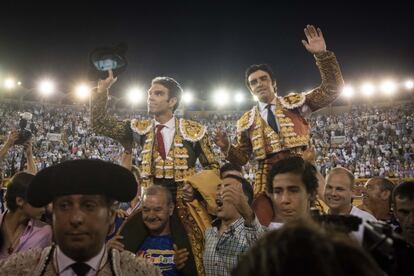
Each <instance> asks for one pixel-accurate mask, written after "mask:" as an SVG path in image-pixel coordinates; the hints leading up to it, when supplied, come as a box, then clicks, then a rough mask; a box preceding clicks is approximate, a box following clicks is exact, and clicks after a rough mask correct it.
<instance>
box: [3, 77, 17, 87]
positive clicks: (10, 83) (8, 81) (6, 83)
mask: <svg viewBox="0 0 414 276" xmlns="http://www.w3.org/2000/svg"><path fill="white" fill-rule="evenodd" d="M4 87H5V88H6V89H13V88H15V87H16V81H15V80H14V79H13V78H7V79H5V80H4Z"/></svg>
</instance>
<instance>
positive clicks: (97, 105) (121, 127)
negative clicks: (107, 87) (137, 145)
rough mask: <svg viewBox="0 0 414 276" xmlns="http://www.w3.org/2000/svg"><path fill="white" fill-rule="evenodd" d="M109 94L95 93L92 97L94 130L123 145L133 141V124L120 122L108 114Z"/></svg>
mask: <svg viewBox="0 0 414 276" xmlns="http://www.w3.org/2000/svg"><path fill="white" fill-rule="evenodd" d="M107 101H108V93H104V92H102V93H97V92H96V91H94V93H93V97H92V107H91V109H92V110H91V114H92V129H93V131H94V132H95V133H96V134H98V135H103V136H108V137H110V138H112V139H115V140H117V141H119V142H120V143H121V144H122V143H124V142H127V141H132V139H133V138H132V130H131V126H130V125H131V122H130V121H129V120H126V121H119V120H117V119H115V118H114V117H113V116H111V115H109V114H108V111H107Z"/></svg>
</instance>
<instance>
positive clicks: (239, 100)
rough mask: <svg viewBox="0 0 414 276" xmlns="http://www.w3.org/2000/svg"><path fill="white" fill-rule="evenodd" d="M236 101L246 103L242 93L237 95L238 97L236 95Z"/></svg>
mask: <svg viewBox="0 0 414 276" xmlns="http://www.w3.org/2000/svg"><path fill="white" fill-rule="evenodd" d="M234 100H235V101H236V103H242V102H244V95H243V93H241V92H238V93H236V95H234Z"/></svg>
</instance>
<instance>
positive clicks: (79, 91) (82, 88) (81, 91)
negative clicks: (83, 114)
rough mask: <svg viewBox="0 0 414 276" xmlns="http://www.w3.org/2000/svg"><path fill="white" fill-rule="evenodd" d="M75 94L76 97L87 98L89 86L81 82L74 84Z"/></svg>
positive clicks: (89, 90)
mask: <svg viewBox="0 0 414 276" xmlns="http://www.w3.org/2000/svg"><path fill="white" fill-rule="evenodd" d="M75 94H76V97H77V98H78V99H80V100H85V99H87V98H89V96H90V94H91V88H90V87H89V86H88V85H87V84H84V83H81V84H79V85H78V86H76V89H75Z"/></svg>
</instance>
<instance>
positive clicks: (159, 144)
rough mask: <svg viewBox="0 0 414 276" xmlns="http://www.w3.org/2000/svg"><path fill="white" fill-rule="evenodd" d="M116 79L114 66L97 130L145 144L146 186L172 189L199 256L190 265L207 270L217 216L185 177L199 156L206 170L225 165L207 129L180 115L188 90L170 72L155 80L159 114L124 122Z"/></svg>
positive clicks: (97, 106)
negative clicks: (113, 100) (113, 112)
mask: <svg viewBox="0 0 414 276" xmlns="http://www.w3.org/2000/svg"><path fill="white" fill-rule="evenodd" d="M115 81H116V78H114V76H113V73H112V71H111V70H110V71H109V73H108V77H107V78H106V79H105V80H101V81H100V82H99V83H98V88H97V91H96V93H94V94H93V105H92V124H93V129H94V131H95V133H97V134H100V135H105V136H108V137H111V138H113V139H115V140H117V141H119V142H121V143H122V144H123V145H125V146H124V147H125V148H128V146H129V145H130V144H131V143H133V140H135V142H136V143H137V144H138V146H139V147H140V149H141V153H140V160H142V161H141V162H140V164H139V165H138V166H139V170H140V176H141V178H140V180H139V181H140V184H141V187H142V189H143V190H145V189H146V188H148V187H149V186H151V185H153V184H155V185H161V186H164V187H166V188H167V189H169V190H170V192H171V193H172V195H173V201H174V203H175V204H176V208H175V210H174V214H173V216H177V217H178V218H179V219H180V222H181V224H182V227H180V228H179V229H180V230H183V232H182V233H181V234H180V236H182V239H183V240H186V241H185V242H184V243H185V244H186V245H187V249H188V251H189V252H190V254H191V255H192V256H194V258H191V260H194V261H189V262H187V264H186V266H195V268H196V269H197V273H198V274H203V273H204V272H203V263H202V253H203V233H204V231H205V229H206V227H207V226H208V225H210V223H211V220H210V217H209V215H208V213H207V210H206V208H205V207H204V206H203V205H201V203H200V201H201V199H202V198H201V197H197V198H195V194H196V193H195V191H194V189H193V188H192V186H191V185H189V184H188V183H187V184H185V183H184V180H185V179H186V178H188V177H190V176H192V175H194V174H195V173H196V169H195V165H196V162H197V160H198V161H199V162H200V163H201V165H202V166H203V169H206V170H213V171H215V172H217V174H218V168H219V165H218V161H217V160H216V155H215V154H214V153H213V151H212V148H211V145H210V142H209V139H208V135H207V128H206V127H205V126H204V125H201V124H199V123H197V122H194V121H191V120H187V119H183V118H181V119H179V118H177V117H176V116H175V115H174V112H175V110H176V109H177V108H178V105H179V103H180V100H181V95H182V92H183V91H182V88H181V86H180V84H179V83H178V82H177V81H176V80H174V79H173V78H170V77H157V78H155V79H153V80H152V82H151V87H150V88H149V90H148V92H147V103H148V112H149V114H150V115H151V116H152V117H153V119H150V120H131V121H130V120H127V121H118V120H117V119H115V118H114V117H112V116H110V115H109V114H108V112H107V100H108V92H109V91H108V90H109V88H110V87H111V85H112V84H114V83H115ZM134 137H135V138H134ZM191 271H193V270H192V269H191Z"/></svg>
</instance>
